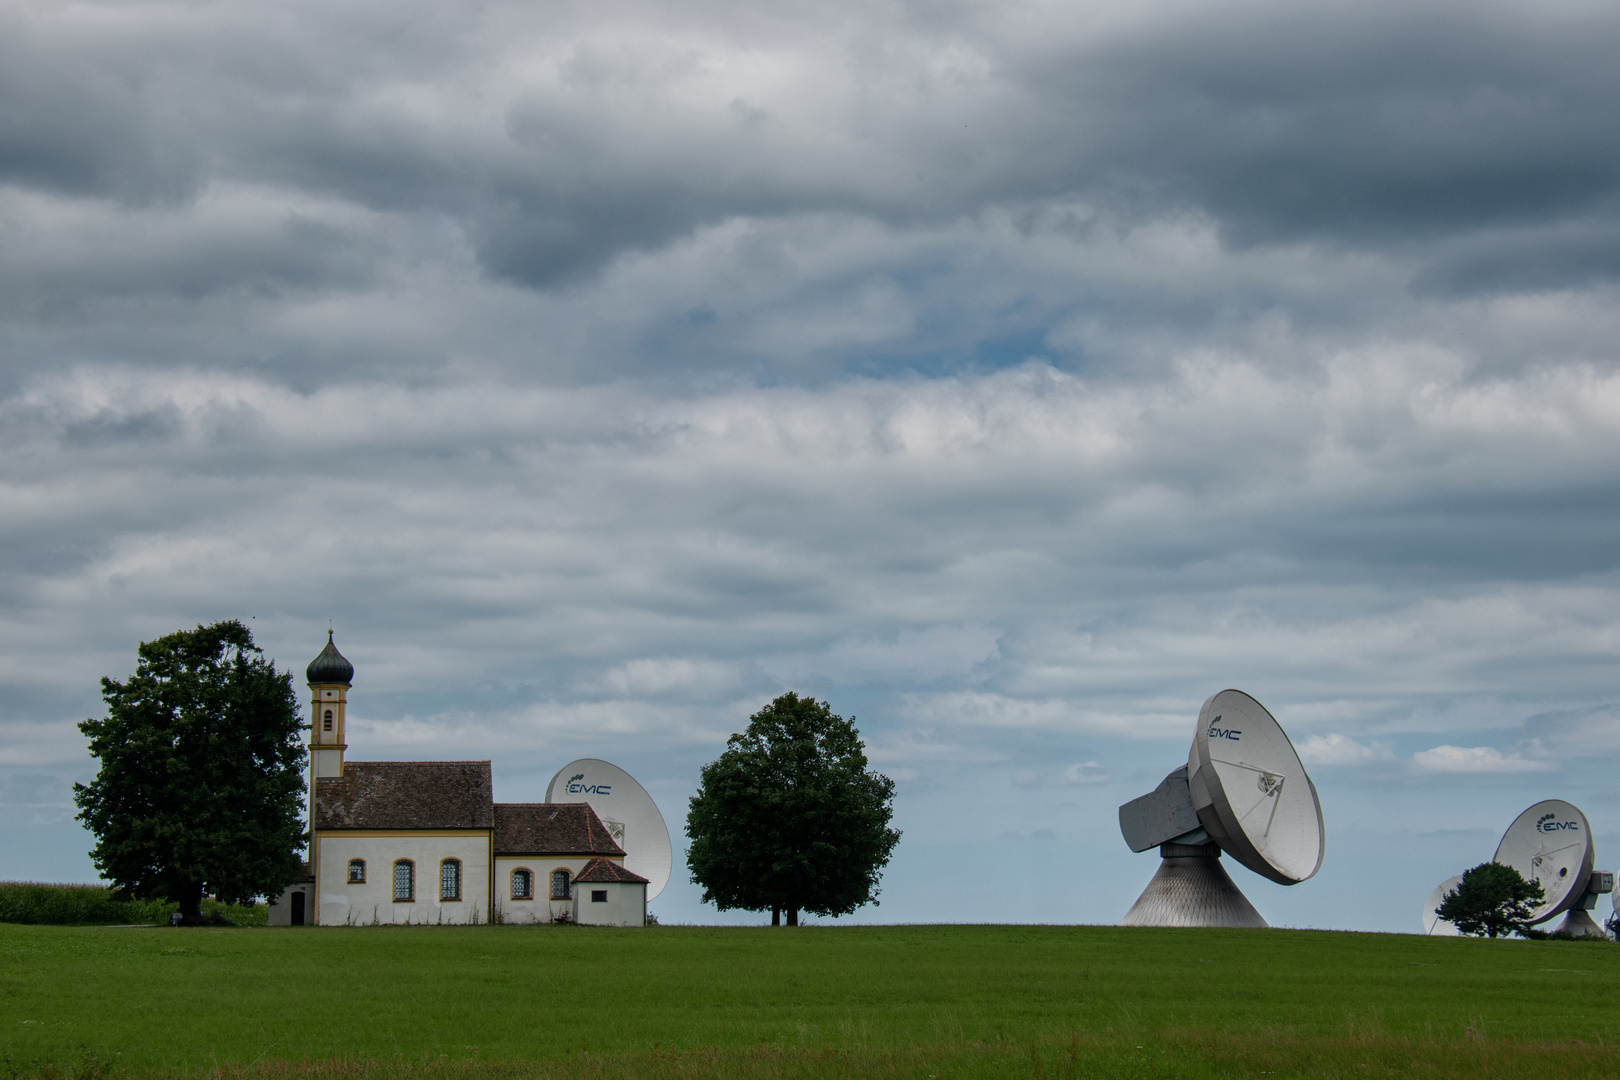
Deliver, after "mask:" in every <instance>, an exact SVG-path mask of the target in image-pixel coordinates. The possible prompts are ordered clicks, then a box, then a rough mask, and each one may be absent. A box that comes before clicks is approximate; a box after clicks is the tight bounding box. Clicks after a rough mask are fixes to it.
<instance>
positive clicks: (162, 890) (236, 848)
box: [73, 620, 305, 920]
mask: <svg viewBox="0 0 1620 1080" xmlns="http://www.w3.org/2000/svg"><path fill="white" fill-rule="evenodd" d="M137 656H138V660H137V664H136V669H135V674H134V676H133V677H131V678H130V679H129V680H128V681H127V682H122V683H120V682H114V681H113V680H112V679H106V678H104V679H102V680H101V696H102V698H103V700H105V701H106V703H107V715H106V716H105V717H104V718H102V719H99V720H86V721H85V722H84V723H82V724H80V725H79V730H80V731H82V732H83V733H84V734H85V735H87V736H88V737H89V739H90V753H91V754H93V755H94V756H95V757H97V758H98V759H100V762H101V768H100V771H99V772H98V773H97V774H96V778H95V779H94V780H93V781H91V782H90V783H89V784H88V785H85V784H75V785H74V793H73V799H74V802H76V803H77V804H78V806H79V814H78V817H79V820H80V821H83V822H84V823H85V825H86V826H87V827H88V828H89V829H90V831H91V832H93V833H94V834H95V836H96V846H95V848H94V850H92V851H91V853H90V854H91V857H92V859H94V861H95V864H96V868H97V869H98V870H100V871H101V873H102V875H103V876H104V877H105V878H107V880H108V881H110V882H111V883H112V884H113V886H114V887H115V888H116V889H117V890H118V891H119V892H120V893H122V894H124V895H128V896H133V897H137V898H141V899H168V900H172V901H175V902H177V903H179V905H180V913H181V915H182V917H183V918H185V919H187V920H195V919H196V918H198V916H199V914H200V909H201V904H202V898H203V896H204V894H205V893H212V894H213V895H214V896H216V897H218V898H219V899H220V900H223V901H226V902H228V903H245V902H247V901H250V900H252V899H254V898H256V897H261V896H274V895H276V894H277V893H279V892H280V891H281V890H282V889H283V888H284V887H285V886H286V885H287V884H288V883H289V882H291V881H293V880H295V879H296V877H297V872H298V857H297V851H298V849H299V848H300V847H301V846H302V845H303V842H304V831H303V813H302V812H303V791H304V779H303V767H304V761H305V750H304V747H303V745H302V740H301V739H300V737H299V732H300V729H301V727H302V724H301V722H300V720H299V715H298V699H297V696H296V695H295V694H294V692H293V685H292V676H291V675H290V674H288V673H286V672H280V671H277V670H276V667H275V665H274V664H273V663H271V662H270V661H268V660H265V659H264V658H263V656H262V655H261V652H260V650H259V649H258V648H257V647H256V646H255V645H254V644H253V634H252V633H251V632H250V631H249V630H248V628H247V627H246V626H245V625H243V624H242V623H241V622H238V621H236V620H231V621H229V622H221V623H215V624H214V625H213V626H199V627H197V629H196V630H181V631H178V632H176V633H173V634H169V635H167V636H166V637H161V638H158V639H157V640H156V641H146V642H142V643H141V645H140V647H139V649H138V650H137Z"/></svg>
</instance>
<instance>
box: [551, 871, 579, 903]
mask: <svg viewBox="0 0 1620 1080" xmlns="http://www.w3.org/2000/svg"><path fill="white" fill-rule="evenodd" d="M572 881H573V875H572V874H570V873H569V872H568V871H566V870H553V871H552V872H551V898H552V899H553V900H572V899H573V898H574V894H573V892H572V890H570V889H569V885H570V883H571V882H572Z"/></svg>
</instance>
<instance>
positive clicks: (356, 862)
mask: <svg viewBox="0 0 1620 1080" xmlns="http://www.w3.org/2000/svg"><path fill="white" fill-rule="evenodd" d="M365 883H366V860H364V859H350V860H349V884H350V885H364V884H365Z"/></svg>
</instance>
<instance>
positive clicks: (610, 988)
mask: <svg viewBox="0 0 1620 1080" xmlns="http://www.w3.org/2000/svg"><path fill="white" fill-rule="evenodd" d="M1617 979H1620V948H1617V947H1616V946H1614V945H1612V944H1605V943H1584V942H1531V941H1494V942H1493V941H1476V940H1472V939H1456V938H1452V939H1428V938H1419V937H1404V936H1393V935H1375V934H1344V933H1324V932H1313V931H1287V930H1271V931H1212V930H1203V931H1192V930H1185V931H1181V930H1126V929H1117V928H1112V927H1006V926H897V927H852V928H846V929H830V928H801V929H797V930H789V929H778V930H770V929H738V928H696V927H694V928H685V927H660V928H649V929H646V930H600V929H588V928H580V927H502V926H493V927H467V928H431V927H419V928H410V929H405V928H397V929H396V928H379V929H358V930H351V929H339V928H327V929H282V930H274V929H262V928H260V929H249V928H219V929H195V930H193V929H169V928H161V929H121V928H104V927H58V926H15V925H0V1030H3V1031H4V1033H5V1035H4V1044H3V1048H0V1056H3V1060H0V1067H3V1068H4V1069H6V1070H7V1072H8V1073H9V1074H10V1075H12V1076H37V1075H44V1076H47V1077H49V1076H81V1077H86V1078H94V1077H102V1076H107V1075H109V1074H129V1075H133V1076H149V1075H199V1074H207V1075H229V1076H237V1075H241V1076H254V1077H257V1076H283V1075H309V1076H340V1075H341V1076H376V1077H381V1076H385V1075H386V1076H400V1077H403V1076H405V1075H407V1074H409V1075H412V1076H422V1077H426V1076H443V1077H446V1078H447V1080H458V1078H463V1077H465V1078H468V1080H489V1078H497V1077H499V1078H504V1077H508V1076H510V1077H513V1078H517V1077H550V1076H557V1077H563V1076H569V1077H587V1078H589V1077H596V1076H601V1077H608V1076H616V1077H622V1076H646V1077H698V1076H725V1077H732V1076H735V1077H754V1076H761V1077H763V1076H771V1077H799V1076H804V1077H824V1076H851V1075H872V1076H907V1077H917V1078H919V1080H923V1078H927V1077H937V1078H941V1080H942V1078H944V1077H957V1076H961V1077H968V1076H1007V1075H1021V1076H1043V1077H1044V1076H1052V1077H1056V1076H1070V1075H1074V1076H1176V1077H1181V1076H1184V1077H1205V1076H1208V1077H1217V1076H1251V1075H1252V1076H1260V1075H1277V1076H1290V1075H1293V1076H1369V1075H1380V1076H1385V1075H1420V1076H1446V1077H1449V1076H1458V1077H1462V1076H1519V1075H1524V1074H1526V1073H1528V1072H1532V1071H1534V1070H1541V1069H1556V1070H1558V1072H1559V1074H1560V1075H1564V1076H1569V1075H1575V1076H1585V1075H1592V1076H1597V1075H1609V1074H1612V1073H1614V1072H1615V1070H1616V1069H1617V1067H1620V1008H1617V1005H1620V992H1617V993H1615V994H1611V993H1610V988H1611V987H1614V986H1616V985H1617Z"/></svg>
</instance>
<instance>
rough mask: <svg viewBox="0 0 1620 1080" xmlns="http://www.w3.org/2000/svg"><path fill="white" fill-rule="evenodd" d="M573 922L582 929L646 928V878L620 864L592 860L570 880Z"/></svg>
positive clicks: (605, 860) (604, 860)
mask: <svg viewBox="0 0 1620 1080" xmlns="http://www.w3.org/2000/svg"><path fill="white" fill-rule="evenodd" d="M574 921H575V922H576V923H579V924H580V925H582V926H646V925H647V879H646V878H644V877H642V876H641V875H640V874H638V873H636V872H635V871H633V870H626V869H625V868H624V866H623V864H621V863H616V862H611V861H609V860H607V859H592V860H591V861H590V862H589V863H587V864H586V866H585V868H584V869H583V870H581V871H580V872H579V876H578V877H576V878H575V879H574Z"/></svg>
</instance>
